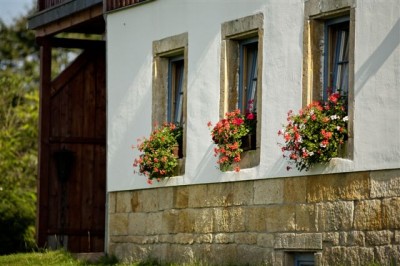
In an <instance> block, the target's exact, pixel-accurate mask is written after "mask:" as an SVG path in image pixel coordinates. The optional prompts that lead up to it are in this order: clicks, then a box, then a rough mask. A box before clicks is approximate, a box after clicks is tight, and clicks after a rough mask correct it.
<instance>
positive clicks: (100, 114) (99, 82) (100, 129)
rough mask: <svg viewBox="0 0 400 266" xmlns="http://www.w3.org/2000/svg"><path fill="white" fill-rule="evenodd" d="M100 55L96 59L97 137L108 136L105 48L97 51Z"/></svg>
mask: <svg viewBox="0 0 400 266" xmlns="http://www.w3.org/2000/svg"><path fill="white" fill-rule="evenodd" d="M97 54H98V55H101V56H98V57H97V61H96V66H97V71H96V118H95V132H96V137H98V138H105V137H106V131H107V129H106V119H105V118H106V75H104V73H106V66H105V49H104V48H103V49H102V50H100V51H98V52H97Z"/></svg>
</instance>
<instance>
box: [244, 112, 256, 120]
mask: <svg viewBox="0 0 400 266" xmlns="http://www.w3.org/2000/svg"><path fill="white" fill-rule="evenodd" d="M254 117H255V116H254V114H253V113H248V114H247V117H246V118H247V119H249V120H253V119H254Z"/></svg>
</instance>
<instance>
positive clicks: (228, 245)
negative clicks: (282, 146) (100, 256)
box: [108, 169, 400, 265]
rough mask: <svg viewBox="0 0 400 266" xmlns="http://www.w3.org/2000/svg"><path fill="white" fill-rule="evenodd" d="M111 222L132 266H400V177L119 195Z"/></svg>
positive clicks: (355, 176)
mask: <svg viewBox="0 0 400 266" xmlns="http://www.w3.org/2000/svg"><path fill="white" fill-rule="evenodd" d="M108 215H109V226H108V237H109V243H108V252H109V253H111V254H115V255H116V256H117V257H119V258H120V259H124V260H129V261H138V260H147V259H149V258H154V259H157V260H161V261H164V262H166V261H169V262H178V263H182V262H193V261H197V262H199V261H202V262H207V263H210V264H216V265H223V264H231V265H232V264H234V265H243V264H250V265H260V264H270V265H288V264H289V262H290V261H291V260H292V259H293V254H294V252H308V253H312V254H314V258H315V261H316V265H368V264H369V263H372V262H378V263H380V264H382V265H389V263H394V262H396V263H400V169H398V170H386V171H373V172H369V171H368V172H355V173H346V174H331V175H317V176H306V177H290V178H279V179H265V180H252V181H242V182H232V183H218V184H204V185H192V186H179V187H163V188H154V189H147V190H136V191H124V192H111V193H109V210H108Z"/></svg>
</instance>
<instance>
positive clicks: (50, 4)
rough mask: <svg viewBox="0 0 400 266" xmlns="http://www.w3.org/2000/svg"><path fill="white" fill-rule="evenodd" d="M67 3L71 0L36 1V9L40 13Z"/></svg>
mask: <svg viewBox="0 0 400 266" xmlns="http://www.w3.org/2000/svg"><path fill="white" fill-rule="evenodd" d="M68 1H71V0H38V9H39V11H42V10H45V9H48V8H50V7H53V6H56V5H59V4H61V3H64V2H68Z"/></svg>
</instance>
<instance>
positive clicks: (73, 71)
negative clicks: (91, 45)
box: [51, 52, 89, 98]
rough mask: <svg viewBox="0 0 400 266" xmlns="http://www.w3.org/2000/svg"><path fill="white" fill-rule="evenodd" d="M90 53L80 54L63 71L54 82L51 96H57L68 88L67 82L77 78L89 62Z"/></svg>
mask: <svg viewBox="0 0 400 266" xmlns="http://www.w3.org/2000/svg"><path fill="white" fill-rule="evenodd" d="M88 60H89V58H88V54H87V52H83V53H82V54H80V55H79V56H78V57H77V58H76V59H75V60H74V61H73V62H72V63H71V64H70V65H69V66H68V67H67V68H66V69H65V70H64V71H63V72H61V73H60V74H59V75H58V76H57V77H56V78H55V79H54V80H53V82H52V86H51V97H52V98H53V97H55V96H56V95H57V94H58V93H59V92H60V91H61V90H62V89H64V90H65V89H67V88H68V87H66V86H67V84H68V83H69V82H71V80H72V79H73V78H75V77H76V76H77V75H78V73H79V72H80V71H82V69H83V68H84V67H85V66H86V65H87V63H88Z"/></svg>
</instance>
